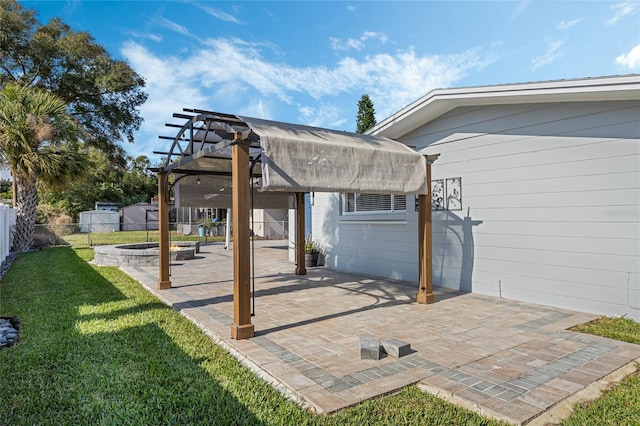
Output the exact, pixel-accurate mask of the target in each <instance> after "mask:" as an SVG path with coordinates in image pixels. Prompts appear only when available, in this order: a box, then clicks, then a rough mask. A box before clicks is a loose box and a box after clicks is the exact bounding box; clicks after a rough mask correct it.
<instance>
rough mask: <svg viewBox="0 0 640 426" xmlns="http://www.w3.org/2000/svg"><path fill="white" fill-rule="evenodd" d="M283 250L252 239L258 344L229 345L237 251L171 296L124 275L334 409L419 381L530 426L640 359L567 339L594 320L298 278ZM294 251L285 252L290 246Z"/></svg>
mask: <svg viewBox="0 0 640 426" xmlns="http://www.w3.org/2000/svg"><path fill="white" fill-rule="evenodd" d="M282 246H283V244H282V241H260V242H256V250H255V270H256V274H257V275H256V277H255V290H256V291H255V305H254V308H255V316H253V317H252V322H253V324H254V325H255V329H256V337H254V338H251V339H248V340H233V339H231V338H230V325H231V323H232V317H233V300H232V287H233V274H232V259H231V256H230V252H228V251H226V250H224V247H223V246H222V245H221V244H212V245H208V246H205V247H203V250H202V252H201V258H199V259H194V260H191V261H188V262H184V263H182V264H180V265H173V266H172V276H171V281H172V285H173V287H172V288H171V289H168V290H156V284H157V280H158V271H157V269H155V268H153V269H132V268H125V269H124V270H125V272H127V273H128V274H129V275H131V276H133V277H134V278H136V279H137V280H138V281H140V282H141V283H142V284H143V285H144V286H145V287H146V288H147V289H148V290H149V291H151V292H152V293H154V294H156V295H157V296H158V297H159V298H160V299H162V300H163V301H164V302H165V303H167V304H169V305H171V306H173V307H174V308H175V309H177V310H179V311H181V312H182V313H183V314H184V315H185V316H187V317H188V318H190V319H191V320H192V321H194V322H195V323H197V324H198V325H199V326H200V327H201V328H203V330H205V332H207V333H208V334H209V335H210V336H212V337H213V338H214V339H215V340H216V341H217V342H218V343H220V344H222V345H223V346H224V347H226V348H227V349H228V350H230V351H231V353H232V354H234V355H235V356H236V357H238V358H239V359H240V360H241V361H242V362H243V363H245V364H246V365H247V366H249V367H250V368H252V369H253V370H254V371H256V372H257V373H258V374H259V375H260V376H261V377H263V378H265V379H266V380H268V381H269V382H271V383H273V384H274V385H277V386H278V388H279V389H284V390H285V392H286V393H288V394H289V395H290V396H291V397H292V398H294V399H297V400H298V401H300V402H302V403H304V404H306V405H308V406H310V407H312V408H314V409H315V410H317V411H319V412H333V411H336V410H339V409H341V408H344V407H347V406H349V405H352V404H355V403H358V402H360V401H362V400H364V399H368V398H371V397H374V396H377V395H381V394H385V393H388V392H392V391H395V390H397V389H399V388H401V387H404V386H406V385H409V384H412V383H418V382H420V383H421V384H422V385H424V387H425V388H427V389H429V390H430V391H431V392H435V393H438V394H440V395H441V396H444V397H447V398H448V399H453V400H455V401H457V402H459V403H462V404H463V405H465V406H467V407H468V408H469V407H472V408H474V409H475V410H477V411H481V412H482V413H483V414H485V415H489V416H493V417H496V418H500V419H503V420H507V421H510V422H513V423H518V424H521V423H526V422H528V421H529V420H531V419H533V418H534V417H536V416H538V415H539V414H540V413H542V412H544V411H546V410H548V409H549V408H550V407H553V406H554V405H556V404H558V403H559V402H561V401H563V400H564V399H565V398H567V397H568V396H570V395H572V394H574V393H575V392H578V391H580V390H582V389H584V388H585V387H586V386H587V385H589V384H591V383H593V382H595V381H597V380H599V379H600V378H602V377H604V376H606V375H607V374H609V373H611V372H613V371H615V370H617V369H618V368H620V367H622V366H624V365H625V364H627V363H629V362H631V361H632V360H634V359H635V358H638V357H639V356H640V347H639V346H637V345H631V344H627V343H623V342H617V341H612V340H608V339H604V338H600V337H595V336H588V335H582V334H579V333H574V332H570V331H566V329H567V328H568V327H571V326H573V325H576V324H579V323H583V322H586V321H589V320H591V319H594V318H595V315H591V314H584V313H579V312H572V311H567V310H561V309H555V308H550V307H546V306H540V305H532V304H527V303H522V302H517V301H511V300H505V299H499V298H493V297H487V296H480V295H475V294H471V293H461V292H453V291H449V290H444V289H443V290H441V291H439V289H437V288H436V289H435V290H436V300H437V302H436V303H435V304H432V305H420V304H417V303H415V302H414V300H415V295H416V287H417V285H413V284H410V283H406V282H400V281H394V280H388V279H379V278H373V277H362V276H356V275H352V274H347V273H341V272H336V271H333V270H330V269H326V268H322V267H320V268H310V269H308V275H306V276H296V275H294V273H293V271H294V265H293V264H292V263H290V262H288V260H287V251H286V250H283V249H282ZM284 248H286V246H285V247H284ZM360 337H375V338H379V339H381V341H384V340H387V339H392V338H393V339H399V340H402V341H404V342H407V343H409V344H410V345H411V348H412V349H413V352H412V353H411V354H409V355H406V356H403V357H401V358H395V357H392V356H387V357H384V358H383V359H380V360H361V359H360V351H359V338H360Z"/></svg>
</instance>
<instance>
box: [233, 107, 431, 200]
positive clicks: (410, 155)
mask: <svg viewBox="0 0 640 426" xmlns="http://www.w3.org/2000/svg"><path fill="white" fill-rule="evenodd" d="M238 118H240V119H242V120H243V121H244V122H245V123H246V124H247V125H248V126H249V128H251V130H253V132H254V133H256V134H257V135H258V136H259V137H260V146H261V147H262V150H263V151H262V158H261V163H262V174H263V176H262V187H261V189H262V190H263V191H286V192H363V193H383V194H423V195H424V194H428V192H429V188H428V187H427V181H426V175H425V170H426V161H425V159H424V156H422V155H421V154H419V153H417V152H415V151H414V150H412V149H411V148H409V147H407V146H406V145H404V144H402V143H399V142H396V141H393V140H391V139H387V138H383V137H376V136H369V135H361V134H357V133H348V132H340V131H336V130H329V129H322V128H316V127H309V126H302V125H296V124H289V123H281V122H275V121H268V120H262V119H257V118H248V117H246V118H245V117H238Z"/></svg>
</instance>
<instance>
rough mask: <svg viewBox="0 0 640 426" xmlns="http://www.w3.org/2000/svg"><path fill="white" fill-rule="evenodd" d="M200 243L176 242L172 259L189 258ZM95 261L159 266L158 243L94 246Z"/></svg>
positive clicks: (115, 264) (107, 264)
mask: <svg viewBox="0 0 640 426" xmlns="http://www.w3.org/2000/svg"><path fill="white" fill-rule="evenodd" d="M199 248H200V247H199V243H196V242H182V241H181V242H175V243H173V244H172V247H171V248H170V250H169V257H170V260H171V261H173V262H175V261H179V260H189V259H193V258H194V257H195V253H196V252H197V251H199ZM93 251H94V258H93V262H94V263H95V264H96V265H100V266H141V267H147V266H158V263H159V256H160V253H159V251H158V243H134V244H118V245H113V246H96V247H94V250H93Z"/></svg>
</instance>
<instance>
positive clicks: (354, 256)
mask: <svg viewBox="0 0 640 426" xmlns="http://www.w3.org/2000/svg"><path fill="white" fill-rule="evenodd" d="M413 206H414V197H413V196H409V197H408V199H407V212H406V213H396V214H382V215H380V214H352V215H348V214H345V215H340V195H339V194H329V193H315V197H314V205H313V223H312V233H313V239H315V240H318V241H320V242H321V244H322V245H323V246H324V249H325V251H326V253H327V258H326V260H325V262H326V266H328V267H331V268H334V269H338V270H342V271H348V272H354V273H359V274H365V275H372V276H381V277H389V278H394V279H399V280H407V281H415V282H417V280H418V270H417V261H418V254H417V253H418V237H417V230H418V225H417V213H416V212H415V209H414V208H413Z"/></svg>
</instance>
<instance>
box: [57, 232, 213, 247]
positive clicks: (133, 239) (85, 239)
mask: <svg viewBox="0 0 640 426" xmlns="http://www.w3.org/2000/svg"><path fill="white" fill-rule="evenodd" d="M158 239H159V237H158V231H119V232H92V233H91V234H88V233H86V232H83V233H80V232H78V233H75V234H71V235H66V236H64V237H62V240H63V241H64V242H65V243H66V244H69V245H70V246H74V247H81V246H102V245H110V244H127V243H143V242H157V241H158ZM169 239H170V240H171V241H202V242H205V240H206V241H207V242H211V241H224V237H223V236H220V237H219V236H216V237H198V236H197V235H182V234H180V233H178V232H176V231H171V233H170V236H169Z"/></svg>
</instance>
